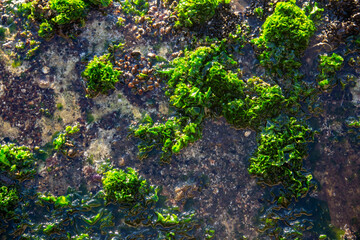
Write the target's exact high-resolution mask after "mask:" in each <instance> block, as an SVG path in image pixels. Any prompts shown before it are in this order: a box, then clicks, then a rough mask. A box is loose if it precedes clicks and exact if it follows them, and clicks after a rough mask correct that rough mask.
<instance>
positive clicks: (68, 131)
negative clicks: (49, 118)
mask: <svg viewBox="0 0 360 240" xmlns="http://www.w3.org/2000/svg"><path fill="white" fill-rule="evenodd" d="M79 131H80V129H79V127H78V125H75V126H73V127H72V126H66V128H65V131H64V132H61V133H58V134H57V136H56V137H55V138H54V140H53V142H52V143H53V147H54V149H55V150H57V151H59V150H61V149H62V148H63V147H64V145H65V143H66V142H67V141H68V137H69V136H70V135H73V134H75V133H78V132H79Z"/></svg>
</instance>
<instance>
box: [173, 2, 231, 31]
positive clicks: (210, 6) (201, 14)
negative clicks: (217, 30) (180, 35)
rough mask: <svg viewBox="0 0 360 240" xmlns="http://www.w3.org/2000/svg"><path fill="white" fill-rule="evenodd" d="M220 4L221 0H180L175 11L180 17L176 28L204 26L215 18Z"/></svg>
mask: <svg viewBox="0 0 360 240" xmlns="http://www.w3.org/2000/svg"><path fill="white" fill-rule="evenodd" d="M229 2H230V1H228V2H227V3H229ZM219 4H220V1H219V0H180V1H179V3H178V5H177V6H176V9H175V10H176V12H177V16H178V20H177V21H176V22H175V26H182V27H192V26H193V25H195V24H203V23H204V22H206V21H208V20H210V19H211V18H212V16H214V14H215V9H216V8H217V7H218V5H219Z"/></svg>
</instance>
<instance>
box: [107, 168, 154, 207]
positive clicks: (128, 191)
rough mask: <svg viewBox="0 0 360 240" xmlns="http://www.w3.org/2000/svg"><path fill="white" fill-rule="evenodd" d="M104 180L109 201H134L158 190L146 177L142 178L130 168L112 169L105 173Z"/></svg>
mask: <svg viewBox="0 0 360 240" xmlns="http://www.w3.org/2000/svg"><path fill="white" fill-rule="evenodd" d="M104 175H105V178H104V179H103V180H102V183H103V188H104V191H105V199H106V200H107V201H109V202H111V201H115V202H118V203H133V202H135V201H136V200H138V199H139V198H140V199H141V198H144V196H145V195H147V194H149V192H150V191H152V190H153V191H155V194H156V192H157V191H158V190H156V189H155V188H153V187H151V186H149V185H148V183H147V181H146V180H145V179H141V178H140V177H139V175H138V173H137V172H136V171H135V170H134V169H132V168H128V169H127V171H126V172H125V171H123V170H121V169H120V170H116V169H113V170H110V171H107V172H105V173H104Z"/></svg>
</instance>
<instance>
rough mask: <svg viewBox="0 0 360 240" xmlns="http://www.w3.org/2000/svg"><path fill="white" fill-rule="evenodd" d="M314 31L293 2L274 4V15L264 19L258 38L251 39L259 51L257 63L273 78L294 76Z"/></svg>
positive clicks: (311, 22)
mask: <svg viewBox="0 0 360 240" xmlns="http://www.w3.org/2000/svg"><path fill="white" fill-rule="evenodd" d="M314 31H315V26H314V23H313V21H312V20H311V19H310V18H309V17H308V16H306V14H305V12H304V11H303V10H302V9H300V8H299V7H298V6H297V5H296V1H295V0H290V1H287V2H279V3H277V4H276V7H275V11H274V13H273V14H272V15H270V16H269V17H268V18H267V19H266V20H265V23H264V24H263V26H262V32H261V35H260V37H259V38H256V39H253V40H252V42H253V43H254V44H255V45H256V46H257V47H258V48H260V49H261V50H262V52H261V53H260V55H259V60H260V64H261V65H263V66H264V67H265V68H266V70H267V71H268V72H269V73H270V74H272V75H275V76H283V75H284V76H288V77H293V76H294V74H295V71H296V69H298V68H299V67H300V66H301V63H300V62H299V57H300V56H301V54H302V52H303V51H304V50H305V49H306V47H307V45H308V43H309V39H310V37H311V36H312V35H313V33H314Z"/></svg>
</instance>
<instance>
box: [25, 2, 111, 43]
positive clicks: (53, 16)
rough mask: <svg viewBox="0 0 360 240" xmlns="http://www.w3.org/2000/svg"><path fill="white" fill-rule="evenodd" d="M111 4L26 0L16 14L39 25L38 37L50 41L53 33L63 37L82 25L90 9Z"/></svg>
mask: <svg viewBox="0 0 360 240" xmlns="http://www.w3.org/2000/svg"><path fill="white" fill-rule="evenodd" d="M111 3H112V0H88V1H83V0H49V1H39V0H35V1H31V0H27V1H26V2H25V3H22V4H21V5H20V6H19V11H18V13H19V14H21V15H23V16H25V17H27V19H29V20H30V21H32V22H35V23H37V24H39V30H38V35H39V36H40V37H43V38H45V39H51V38H52V37H53V36H54V34H55V33H59V34H60V35H63V36H65V35H64V33H66V32H68V31H69V29H71V27H70V26H72V25H74V24H77V25H83V24H84V22H85V18H86V15H87V13H88V12H89V10H90V9H91V8H93V7H108V6H109V5H110V4H111ZM69 27H70V28H69Z"/></svg>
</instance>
